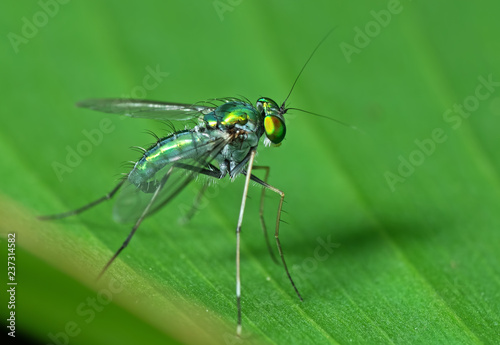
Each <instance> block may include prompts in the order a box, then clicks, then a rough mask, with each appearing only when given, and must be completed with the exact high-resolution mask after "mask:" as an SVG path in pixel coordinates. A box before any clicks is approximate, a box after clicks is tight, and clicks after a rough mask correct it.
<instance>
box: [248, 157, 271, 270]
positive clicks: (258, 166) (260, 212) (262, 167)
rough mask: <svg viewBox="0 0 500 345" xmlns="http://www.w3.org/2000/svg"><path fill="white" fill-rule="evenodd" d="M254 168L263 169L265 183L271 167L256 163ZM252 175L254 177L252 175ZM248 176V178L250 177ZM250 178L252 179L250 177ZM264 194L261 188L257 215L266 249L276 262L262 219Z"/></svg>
mask: <svg viewBox="0 0 500 345" xmlns="http://www.w3.org/2000/svg"><path fill="white" fill-rule="evenodd" d="M253 169H254V170H257V169H259V170H265V171H266V175H265V176H264V182H265V183H267V179H268V178H269V172H270V171H271V168H269V167H268V166H261V165H256V166H254V167H253ZM252 177H255V176H253V175H252ZM252 177H250V178H252ZM252 180H254V179H253V178H252ZM265 194H266V188H262V193H261V195H260V209H259V216H260V225H261V226H262V231H263V233H264V238H265V239H266V245H267V250H268V251H269V255H271V259H272V260H273V261H274V263H276V264H278V260H277V259H276V256H275V255H274V252H273V249H272V247H271V242H269V236H268V235H267V227H266V222H265V221H264V197H265Z"/></svg>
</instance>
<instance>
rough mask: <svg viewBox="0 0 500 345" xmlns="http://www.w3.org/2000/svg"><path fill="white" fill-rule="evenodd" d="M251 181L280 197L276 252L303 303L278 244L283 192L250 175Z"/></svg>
mask: <svg viewBox="0 0 500 345" xmlns="http://www.w3.org/2000/svg"><path fill="white" fill-rule="evenodd" d="M251 179H252V181H255V182H257V183H258V184H260V185H262V186H264V187H265V188H267V189H269V190H271V191H273V192H275V193H277V194H279V195H280V203H279V205H278V215H277V217H276V230H275V232H274V238H275V239H276V245H277V246H278V252H279V254H280V257H281V262H282V264H283V267H284V268H285V272H286V275H287V276H288V279H289V280H290V283H291V284H292V286H293V289H294V290H295V293H296V294H297V296H298V297H299V299H300V300H301V301H303V299H302V296H301V295H300V292H299V290H298V289H297V286H295V283H294V282H293V279H292V276H291V275H290V271H288V266H287V265H286V261H285V256H284V254H283V250H282V248H281V242H280V219H281V211H282V209H283V201H284V200H285V193H284V192H283V191H281V190H279V189H278V188H276V187H273V186H271V185H270V184H268V183H266V182H264V181H262V180H261V179H259V178H258V177H256V176H254V175H251Z"/></svg>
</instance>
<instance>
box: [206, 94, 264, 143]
mask: <svg viewBox="0 0 500 345" xmlns="http://www.w3.org/2000/svg"><path fill="white" fill-rule="evenodd" d="M203 120H204V121H205V124H206V126H207V128H209V129H219V130H229V129H233V128H234V129H237V130H238V129H239V130H242V131H245V132H250V133H254V134H255V135H257V136H258V137H259V138H260V136H261V135H262V117H261V114H260V113H259V112H258V111H257V109H255V107H254V106H252V105H251V104H248V103H246V102H240V101H230V102H226V103H224V104H222V105H221V106H219V107H217V108H216V109H215V110H214V111H212V112H210V113H208V114H206V115H205V116H204V117H203Z"/></svg>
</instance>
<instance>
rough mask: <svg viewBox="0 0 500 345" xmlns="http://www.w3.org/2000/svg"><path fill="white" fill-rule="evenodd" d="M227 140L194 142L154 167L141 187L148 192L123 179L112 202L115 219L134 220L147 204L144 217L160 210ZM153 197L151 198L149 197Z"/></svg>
mask: <svg viewBox="0 0 500 345" xmlns="http://www.w3.org/2000/svg"><path fill="white" fill-rule="evenodd" d="M230 140H231V138H230V137H229V136H227V135H224V136H218V137H214V138H212V139H211V140H210V141H208V142H206V143H204V144H202V145H196V146H193V148H191V149H190V150H186V151H184V152H183V153H182V155H179V156H178V157H176V159H175V161H173V162H171V163H169V164H166V165H165V166H163V167H162V168H161V169H160V170H158V171H157V172H156V174H155V175H154V177H152V178H151V179H149V180H148V181H144V185H143V186H147V185H148V184H149V185H150V186H151V188H150V190H148V192H145V191H144V190H143V189H141V188H140V187H138V186H136V185H135V184H133V183H131V182H130V181H127V182H126V183H125V186H124V187H123V188H122V190H121V191H120V194H119V195H118V198H117V200H116V203H115V205H114V209H113V218H114V219H115V221H117V222H120V223H129V222H135V221H137V220H138V219H139V217H141V215H142V214H143V213H144V211H145V210H146V209H147V208H148V207H149V209H148V210H147V212H146V216H149V215H151V214H153V213H154V212H156V211H158V210H159V209H161V208H162V207H163V206H164V205H166V204H167V203H169V202H170V201H171V200H172V199H173V198H174V197H175V196H177V194H179V193H180V192H181V191H182V190H183V189H184V187H186V186H187V185H188V184H189V183H190V182H191V181H192V180H193V179H195V178H196V176H198V174H199V173H200V172H202V171H208V170H210V168H209V166H210V162H212V161H213V159H214V158H215V157H216V156H217V154H218V153H219V152H220V151H221V150H222V149H223V148H224V146H225V145H227V144H228V143H229V141H230ZM158 188H159V189H158ZM157 189H158V191H157ZM155 192H157V193H155ZM155 194H156V195H155ZM153 198H155V199H154V200H152V199H153Z"/></svg>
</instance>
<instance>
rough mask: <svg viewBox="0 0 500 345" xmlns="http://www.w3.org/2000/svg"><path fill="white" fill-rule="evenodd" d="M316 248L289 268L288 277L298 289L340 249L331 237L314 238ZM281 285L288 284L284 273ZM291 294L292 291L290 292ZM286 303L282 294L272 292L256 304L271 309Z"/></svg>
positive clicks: (338, 244)
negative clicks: (290, 277) (267, 306)
mask: <svg viewBox="0 0 500 345" xmlns="http://www.w3.org/2000/svg"><path fill="white" fill-rule="evenodd" d="M316 243H317V245H316V247H315V248H314V250H313V252H312V255H311V256H308V257H306V258H304V259H303V260H302V262H301V263H300V264H293V265H291V266H290V267H289V271H290V275H291V276H292V279H293V281H294V283H295V285H296V286H297V287H298V288H299V291H300V287H299V286H300V285H301V284H302V283H303V282H305V281H306V280H307V276H310V275H311V274H313V273H314V272H315V271H317V270H318V268H319V266H320V264H321V263H322V262H325V261H326V260H328V259H329V258H330V257H331V256H332V255H333V253H334V252H335V250H336V249H337V248H339V247H340V243H336V242H332V239H331V236H330V235H328V236H327V237H326V239H325V238H322V237H317V238H316ZM281 285H282V286H284V287H286V286H287V285H291V284H290V280H289V279H288V276H287V274H286V272H283V274H282V276H281ZM292 292H293V290H292ZM285 303H286V301H285V300H283V294H282V292H280V291H274V292H273V293H271V294H269V295H268V296H266V298H265V299H261V300H259V301H258V302H257V303H256V304H257V305H258V306H259V307H263V306H266V305H271V306H272V307H279V306H281V305H283V304H285Z"/></svg>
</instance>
